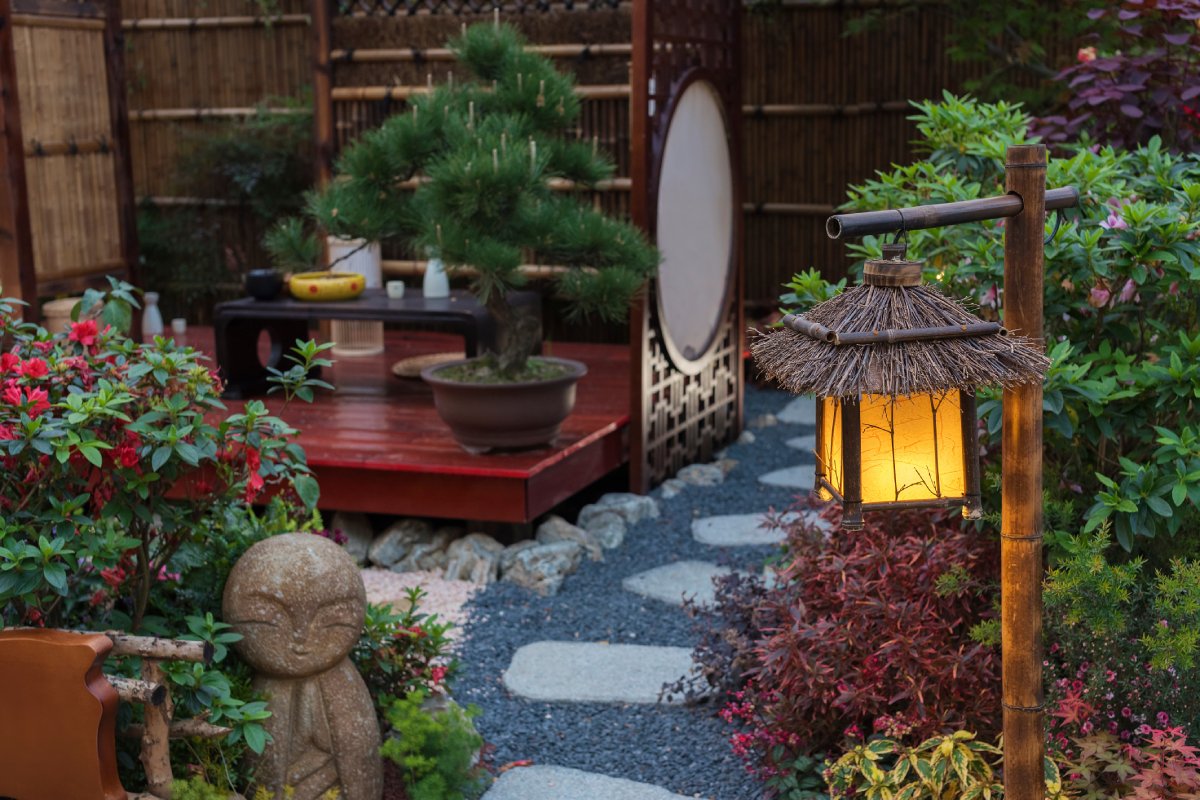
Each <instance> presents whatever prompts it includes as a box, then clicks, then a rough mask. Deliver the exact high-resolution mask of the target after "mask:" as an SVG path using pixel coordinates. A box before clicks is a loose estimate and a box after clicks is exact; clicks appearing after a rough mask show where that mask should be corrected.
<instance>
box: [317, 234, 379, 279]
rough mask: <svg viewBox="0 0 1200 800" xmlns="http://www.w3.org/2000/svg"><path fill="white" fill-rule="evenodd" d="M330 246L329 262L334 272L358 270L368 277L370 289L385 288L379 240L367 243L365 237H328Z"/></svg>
mask: <svg viewBox="0 0 1200 800" xmlns="http://www.w3.org/2000/svg"><path fill="white" fill-rule="evenodd" d="M326 244H327V246H328V248H329V264H330V267H329V269H330V271H332V272H357V273H358V274H359V275H362V276H363V278H365V279H366V282H365V284H364V285H365V286H366V288H368V289H381V288H383V266H382V261H381V259H382V256H381V254H380V249H379V242H371V243H370V244H367V243H366V240H365V239H339V238H338V237H336V236H329V237H327V238H326Z"/></svg>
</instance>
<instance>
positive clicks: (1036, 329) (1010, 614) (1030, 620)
mask: <svg viewBox="0 0 1200 800" xmlns="http://www.w3.org/2000/svg"><path fill="white" fill-rule="evenodd" d="M1007 160H1008V163H1007V164H1006V183H1005V186H1006V188H1007V189H1008V191H1009V192H1011V193H1012V194H1011V195H1010V196H1013V197H1015V198H1016V199H1017V200H1019V201H1020V202H1021V204H1022V207H1021V211H1020V213H1018V214H1017V215H1015V216H1014V217H1012V219H1011V220H1010V221H1009V223H1008V224H1007V225H1006V226H1005V229H1004V322H1005V326H1006V327H1007V328H1008V329H1009V330H1011V331H1013V332H1014V333H1019V334H1021V335H1023V336H1027V337H1029V338H1030V339H1032V340H1034V341H1036V342H1040V341H1041V339H1042V335H1043V334H1042V293H1043V291H1044V288H1043V286H1042V281H1043V262H1044V258H1045V253H1044V245H1043V242H1042V240H1043V237H1044V236H1045V209H1046V206H1047V205H1048V203H1047V199H1048V196H1049V194H1050V193H1048V192H1047V191H1046V148H1045V146H1044V145H1018V146H1013V147H1010V148H1008V159H1007ZM1003 413H1004V424H1003V454H1002V467H1001V469H1002V478H1001V492H1002V500H1001V504H1000V505H1001V508H1000V513H1001V522H1000V537H1001V538H1000V602H1001V609H1000V617H1001V634H1000V635H1001V658H1002V661H1003V674H1004V678H1003V684H1004V685H1003V695H1002V699H1003V703H1004V789H1005V793H1004V796H1005V797H1006V798H1008V800H1043V798H1044V797H1045V796H1046V795H1045V791H1046V790H1045V785H1044V775H1043V771H1042V760H1043V757H1044V749H1045V742H1044V738H1045V734H1044V731H1043V728H1042V724H1043V720H1042V718H1043V713H1044V712H1043V706H1044V702H1043V696H1042V387H1041V385H1040V384H1032V385H1026V386H1020V387H1017V388H1012V389H1005V390H1004V412H1003Z"/></svg>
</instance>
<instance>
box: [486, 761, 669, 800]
mask: <svg viewBox="0 0 1200 800" xmlns="http://www.w3.org/2000/svg"><path fill="white" fill-rule="evenodd" d="M483 800H688V798H687V797H686V796H684V795H681V794H674V793H672V792H668V791H667V790H666V789H664V788H662V787H661V786H654V785H652V784H649V783H638V782H637V781H630V780H626V779H624V778H610V777H609V776H607V775H597V774H596V773H594V772H583V771H582V770H578V769H567V768H566V767H543V766H534V767H519V768H517V769H510V770H509V771H508V772H506V773H504V774H503V775H501V776H500V779H499V780H498V781H496V782H495V783H494V784H492V788H491V789H488V790H487V793H486V794H484V796H483Z"/></svg>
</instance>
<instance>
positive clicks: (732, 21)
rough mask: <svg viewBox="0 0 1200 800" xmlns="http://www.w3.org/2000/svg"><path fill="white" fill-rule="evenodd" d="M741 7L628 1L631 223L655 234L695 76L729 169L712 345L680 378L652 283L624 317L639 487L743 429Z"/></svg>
mask: <svg viewBox="0 0 1200 800" xmlns="http://www.w3.org/2000/svg"><path fill="white" fill-rule="evenodd" d="M741 13H742V4H741V2H739V1H738V0H635V2H634V6H633V71H632V85H633V94H632V99H631V102H632V106H633V107H632V110H631V112H630V124H631V127H632V137H631V139H632V147H633V153H632V177H633V187H634V193H633V197H632V198H631V200H630V204H631V208H632V210H633V220H634V222H635V223H636V224H637V225H638V226H639V227H641V228H642V229H643V230H645V231H646V232H647V234H649V236H650V237H651V239H654V238H655V231H656V224H657V220H656V218H655V217H656V215H657V208H658V184H659V177H660V176H659V172H660V170H661V168H662V161H663V148H664V146H665V144H666V137H667V129H668V127H669V125H670V122H671V114H672V112H673V111H674V109H675V106H676V103H677V101H678V99H679V97H680V96H681V95H682V93H683V92H684V90H686V88H687V87H688V86H689V85H690V84H691V82H692V80H693V79H694V78H695V77H697V76H702V77H703V78H704V79H705V80H707V81H709V82H710V83H711V84H712V85H713V87H714V88H715V89H716V90H717V92H718V93H719V94H720V97H721V101H722V103H723V106H724V111H725V119H726V121H727V123H728V125H729V150H730V163H731V165H732V168H733V191H734V198H733V207H734V209H735V210H736V212H735V214H734V228H733V233H734V241H733V252H732V255H731V258H732V259H733V264H732V267H733V269H732V286H731V287H730V291H729V292H728V297H727V303H726V306H725V309H724V312H723V316H724V320H723V322H721V324H720V326H719V328H718V330H717V335H716V340H715V343H714V346H713V347H711V348H710V349H709V352H708V353H707V354H706V355H705V356H704V357H703V363H702V364H701V365H700V368H699V370H698V371H697V370H696V368H695V365H692V367H691V368H690V369H689V370H688V371H689V372H690V373H693V374H687V373H685V372H683V371H682V370H680V369H679V368H678V367H676V365H675V364H674V362H673V361H672V354H671V352H670V349H671V348H670V345H669V343H668V342H667V340H666V335H665V334H664V331H663V323H662V320H660V319H659V312H658V303H657V300H656V294H655V293H656V291H657V286H656V284H655V283H654V282H653V281H651V282H650V284H649V285H648V286H647V289H646V292H645V294H644V295H643V297H642V299H641V300H640V301H639V302H638V304H637V306H636V307H635V308H634V309H633V313H632V314H631V325H630V347H631V350H632V357H633V365H632V369H633V371H634V374H633V381H632V382H631V387H632V397H631V398H630V409H631V415H630V416H631V420H632V431H631V437H630V449H631V453H630V483H631V486H632V488H633V490H634V491H636V492H645V491H646V490H648V489H649V488H650V487H651V486H653V485H654V484H656V483H658V482H660V481H662V480H664V479H666V478H669V477H670V476H671V475H673V474H674V473H675V472H676V471H678V470H679V469H680V468H682V467H683V466H685V465H687V464H690V463H693V462H696V461H708V460H711V459H712V458H713V455H714V454H715V453H716V451H717V450H718V449H720V448H721V447H723V446H724V445H726V444H728V443H729V442H730V441H731V440H732V439H733V438H734V437H736V436H737V435H738V433H739V432H740V431H741V426H742V405H743V390H744V386H743V369H742V353H743V350H744V349H745V330H744V329H745V324H744V321H743V311H742V305H743V286H744V283H745V281H744V277H743V269H744V266H743V263H742V262H743V257H742V214H741V213H740V210H741V208H742V203H741V120H742V104H741V80H740V77H741V76H740V69H741Z"/></svg>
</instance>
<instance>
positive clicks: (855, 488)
mask: <svg viewBox="0 0 1200 800" xmlns="http://www.w3.org/2000/svg"><path fill="white" fill-rule="evenodd" d="M953 391H957V392H958V400H959V405H958V407H959V420H960V423H961V425H962V467H963V488H964V492H963V494H962V495H961V496H954V497H937V498H932V499H925V500H894V501H886V502H864V501H863V497H862V422H861V415H860V413H859V412H860V410H861V405H860V401H861V396H860V397H828V398H827V397H817V398H816V404H817V414H816V423H817V433H816V461H817V465H816V476H815V479H814V482H813V491H814V492H820V491H821V490H822V489H824V490H825V491H826V492H828V493H829V495H830V496H831V497H832V498H833V499H834V500H835V501H837V502H838V503H840V504H841V506H842V527H843V528H846V529H847V530H861V529H862V527H863V513H864V512H867V511H902V510H906V509H912V508H962V515H963V517H964V518H966V519H979V518H980V517H981V516H983V503H982V500H981V499H980V492H979V416H978V411H977V409H976V402H975V392H974V390H972V389H947V390H946V392H947V393H949V392H953ZM889 399H890V400H892V401H895V400H896V399H897V398H896V396H894V395H892V396H889ZM826 400H832V401H834V402H836V403H837V407H838V409H839V410H840V412H841V415H842V425H841V439H842V441H841V445H842V473H843V479H842V486H843V489H844V491H838V489H837V487H835V486H834V485H833V484H832V483H831V482H830V481H829V471H828V467H829V465H828V464H827V463H826V456H827V454H828V452H829V450H828V448H827V447H826V441H825V437H826V427H825V407H826V406H825V401H826ZM935 447H936V445H935ZM892 458H893V459H894V458H895V453H893V454H892Z"/></svg>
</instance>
